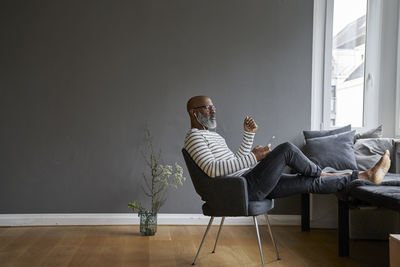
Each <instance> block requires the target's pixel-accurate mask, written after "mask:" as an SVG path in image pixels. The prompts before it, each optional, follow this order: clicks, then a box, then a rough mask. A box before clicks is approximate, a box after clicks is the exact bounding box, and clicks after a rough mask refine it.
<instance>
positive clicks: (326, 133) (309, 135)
mask: <svg viewBox="0 0 400 267" xmlns="http://www.w3.org/2000/svg"><path fill="white" fill-rule="evenodd" d="M348 131H351V124H349V125H346V126H344V127H341V128H337V129H333V130H322V131H303V134H304V138H305V139H310V138H316V137H323V136H329V135H334V134H339V133H344V132H348Z"/></svg>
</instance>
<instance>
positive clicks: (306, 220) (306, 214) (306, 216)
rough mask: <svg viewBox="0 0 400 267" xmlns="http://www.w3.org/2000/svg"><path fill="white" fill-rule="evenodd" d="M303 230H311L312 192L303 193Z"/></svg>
mask: <svg viewBox="0 0 400 267" xmlns="http://www.w3.org/2000/svg"><path fill="white" fill-rule="evenodd" d="M301 231H302V232H310V194H308V193H306V194H301Z"/></svg>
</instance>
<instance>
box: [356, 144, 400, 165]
mask: <svg viewBox="0 0 400 267" xmlns="http://www.w3.org/2000/svg"><path fill="white" fill-rule="evenodd" d="M394 146H395V140H394V139H393V138H368V139H358V140H357V141H356V143H355V144H354V154H355V157H356V162H357V167H358V169H359V170H361V171H365V170H367V169H370V168H372V167H373V166H374V165H375V164H376V163H377V162H378V160H379V159H380V158H381V157H382V155H383V153H384V152H385V150H389V152H390V154H391V155H394Z"/></svg>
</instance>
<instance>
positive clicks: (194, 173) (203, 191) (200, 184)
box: [182, 148, 213, 201]
mask: <svg viewBox="0 0 400 267" xmlns="http://www.w3.org/2000/svg"><path fill="white" fill-rule="evenodd" d="M182 154H183V158H184V159H185V162H186V166H187V168H188V171H189V174H190V178H191V179H192V182H193V186H194V189H195V190H196V192H197V194H199V195H200V197H201V198H202V200H203V201H206V199H207V194H209V192H210V189H211V188H210V186H211V182H212V181H210V180H211V179H213V178H210V176H208V175H207V174H206V173H205V172H203V170H202V169H200V167H199V166H197V164H196V162H194V160H193V159H192V157H191V156H190V155H189V153H188V152H187V151H186V149H184V148H183V149H182Z"/></svg>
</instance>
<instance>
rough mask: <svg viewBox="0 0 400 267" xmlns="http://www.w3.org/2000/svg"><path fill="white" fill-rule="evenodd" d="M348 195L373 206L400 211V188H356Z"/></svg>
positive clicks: (367, 186)
mask: <svg viewBox="0 0 400 267" xmlns="http://www.w3.org/2000/svg"><path fill="white" fill-rule="evenodd" d="M350 195H351V196H352V197H353V198H356V199H359V200H362V201H365V202H367V203H369V204H371V205H374V206H378V207H384V208H387V209H391V210H396V211H400V186H379V185H364V186H358V187H354V188H353V189H352V190H351V193H350Z"/></svg>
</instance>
